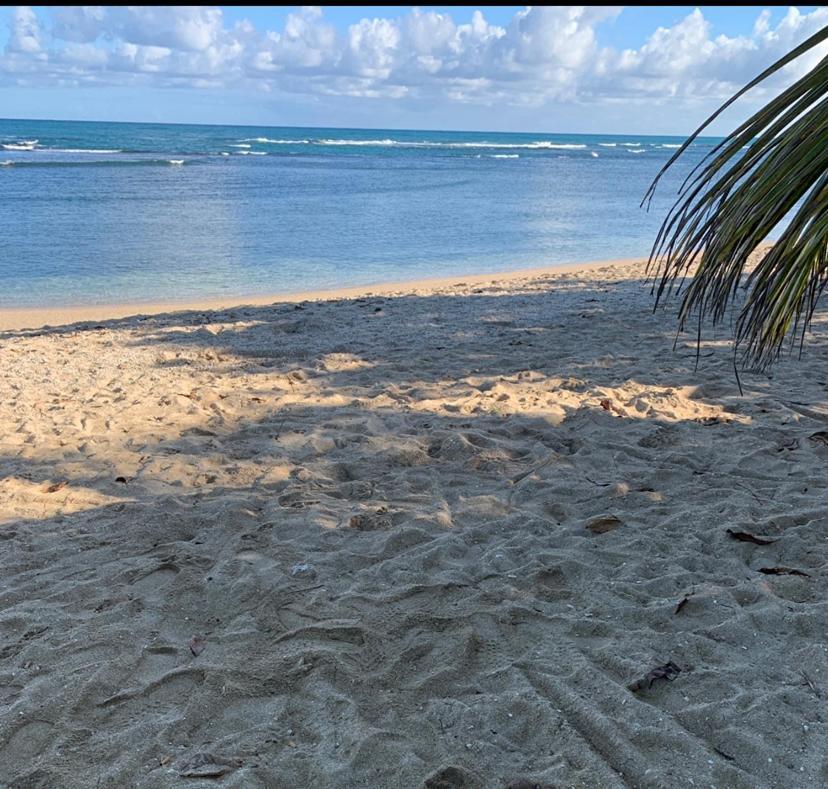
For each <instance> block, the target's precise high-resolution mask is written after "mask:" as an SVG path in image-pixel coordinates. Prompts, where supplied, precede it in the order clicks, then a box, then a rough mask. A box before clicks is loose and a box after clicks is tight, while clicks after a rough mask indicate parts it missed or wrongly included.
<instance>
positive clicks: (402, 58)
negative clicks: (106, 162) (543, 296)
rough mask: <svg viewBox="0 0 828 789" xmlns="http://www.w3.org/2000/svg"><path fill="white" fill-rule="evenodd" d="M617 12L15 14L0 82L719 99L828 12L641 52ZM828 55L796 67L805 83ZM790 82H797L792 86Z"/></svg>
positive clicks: (408, 96)
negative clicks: (275, 18)
mask: <svg viewBox="0 0 828 789" xmlns="http://www.w3.org/2000/svg"><path fill="white" fill-rule="evenodd" d="M620 13H622V9H621V7H615V6H607V7H585V6H555V7H527V8H525V9H522V10H520V11H518V12H517V13H516V14H515V15H514V17H513V18H512V20H511V21H510V22H509V24H507V25H506V26H505V27H501V26H498V25H492V24H490V23H489V22H488V21H487V20H486V18H485V16H484V14H483V13H482V12H481V11H473V12H470V19H469V21H467V22H461V23H458V22H456V21H455V19H453V18H452V17H451V16H450V15H448V14H443V13H437V12H433V11H428V12H425V11H421V10H419V9H413V10H412V11H410V12H407V13H402V12H401V14H400V16H399V17H396V18H387V17H377V18H365V19H362V20H360V21H359V22H357V23H355V24H353V25H351V26H350V27H348V28H347V29H345V30H339V29H336V28H335V27H334V26H333V25H331V24H329V23H328V22H327V21H326V19H325V15H324V13H323V11H322V10H321V9H319V8H317V7H304V8H301V9H298V10H296V11H295V12H293V13H291V14H289V15H288V16H287V19H286V21H285V24H284V27H283V29H281V30H259V29H256V28H255V27H254V26H253V25H252V24H251V23H250V22H241V23H238V24H235V25H229V24H227V22H226V20H225V18H224V16H223V14H222V11H221V10H220V9H219V8H217V7H205V6H201V7H199V6H166V7H161V6H158V7H152V6H150V7H139V6H124V7H107V6H82V7H63V8H56V9H53V10H47V11H44V12H41V14H40V15H38V14H37V13H35V11H33V10H32V9H31V8H29V7H26V6H22V7H18V8H17V9H15V10H14V12H13V13H12V14H11V23H10V24H11V30H10V36H9V39H8V43H7V45H6V47H5V49H4V51H3V52H2V54H0V83H1V82H5V83H6V84H9V83H20V84H26V85H56V84H57V85H71V84H75V85H95V84H103V85H113V84H115V85H129V84H142V85H152V86H160V87H164V86H181V85H185V86H190V87H193V88H207V87H225V88H244V87H252V88H259V89H262V90H267V91H281V92H287V93H299V94H307V95H310V96H343V97H357V98H364V99H371V98H379V97H384V98H386V99H390V100H396V101H400V102H404V101H406V100H419V101H423V100H429V101H431V100H440V101H445V102H449V103H452V102H454V103H467V104H474V103H477V104H481V103H482V104H494V103H495V102H497V103H499V104H501V105H503V104H504V103H505V104H507V105H508V104H513V105H515V106H524V107H525V106H541V105H544V104H546V103H550V102H556V101H575V102H581V103H589V102H612V101H618V100H619V99H623V100H647V101H661V100H665V99H666V98H669V97H676V96H679V97H685V98H691V99H692V98H719V97H722V96H726V95H730V94H731V93H732V92H733V90H734V88H735V87H736V86H738V85H741V84H743V83H744V82H745V81H747V80H748V79H750V78H751V77H753V76H755V75H756V74H757V73H758V72H759V71H761V70H762V69H763V68H765V67H766V66H767V65H768V64H769V63H771V62H772V61H773V60H775V59H776V58H777V57H779V56H780V55H781V54H783V53H784V52H786V51H788V50H789V49H790V48H791V47H792V46H794V45H795V44H796V43H798V42H800V41H802V40H804V39H805V38H806V37H808V36H809V35H811V34H813V33H814V32H816V31H817V30H818V29H820V28H821V27H823V26H824V25H826V24H828V9H826V8H820V9H817V10H815V11H812V12H811V13H801V12H799V11H798V10H797V9H795V8H791V9H789V10H788V12H787V14H786V15H785V16H784V18H783V19H782V20H781V21H780V22H779V23H778V24H777V25H776V26H775V27H774V26H772V25H771V23H770V15H769V14H768V13H767V12H763V13H762V14H760V15H759V16H758V17H757V18H756V19H755V21H754V22H753V24H752V26H751V28H750V29H749V30H746V31H745V33H744V34H742V35H740V36H734V37H728V36H724V35H719V36H714V35H713V32H712V30H711V26H710V24H709V22H708V20H706V19H705V17H704V14H703V13H702V12H701V11H700V10H698V9H696V10H695V11H693V12H692V13H691V14H689V15H688V16H686V17H685V18H684V19H682V20H681V21H679V22H677V23H676V24H675V25H673V26H672V27H669V28H663V27H660V28H658V29H657V30H655V31H653V32H652V33H651V34H650V35H649V36H648V37H647V38H646V40H644V41H642V43H641V44H640V46H638V47H637V48H631V49H626V50H616V49H613V48H611V47H604V46H602V45H601V43H600V42H601V30H602V26H606V25H609V24H611V23H612V20H613V19H615V18H616V17H617V16H618V15H619V14H620ZM824 54H825V52H824V51H823V52H821V53H814V54H812V55H811V56H810V57H809V58H808V59H807V60H806V59H803V62H802V63H798V64H796V65H795V66H793V67H791V69H790V71H791V72H794V73H796V72H797V71H802V70H804V69H805V68H807V67H809V66H811V65H813V63H814V62H815V60H816V58H818V57H821V56H823V55H824ZM788 76H790V74H789V75H788Z"/></svg>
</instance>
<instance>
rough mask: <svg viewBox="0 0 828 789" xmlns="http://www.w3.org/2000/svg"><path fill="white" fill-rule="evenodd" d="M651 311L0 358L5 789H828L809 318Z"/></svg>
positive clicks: (271, 334)
mask: <svg viewBox="0 0 828 789" xmlns="http://www.w3.org/2000/svg"><path fill="white" fill-rule="evenodd" d="M641 275H642V267H641V266H640V265H639V264H631V263H628V264H625V265H619V266H614V267H612V268H594V267H593V268H591V269H589V270H587V271H584V272H582V273H581V274H578V275H574V274H572V273H567V272H563V273H557V274H552V273H546V274H540V273H536V274H533V275H518V276H512V277H509V278H503V279H498V278H492V277H491V276H490V277H488V278H476V279H475V281H474V282H471V281H470V280H466V284H454V285H451V284H443V285H441V286H435V285H431V286H428V287H426V286H421V287H419V288H418V287H414V286H409V287H407V288H405V289H402V290H400V291H399V292H398V293H397V295H394V296H392V295H391V293H389V292H385V293H384V294H383V295H381V296H373V297H365V298H361V299H359V298H357V299H350V300H346V299H342V300H331V301H320V302H312V303H311V302H308V303H304V304H301V305H297V304H292V303H282V304H276V305H273V306H269V307H262V306H259V307H255V306H250V307H245V308H238V309H233V310H225V311H222V312H204V311H192V312H183V313H178V314H169V313H168V314H165V315H159V316H156V317H151V318H145V319H138V318H123V319H115V320H109V321H106V322H105V324H104V328H96V326H97V324H92V323H83V324H76V325H74V326H69V327H64V328H57V329H47V330H41V331H18V330H8V331H5V332H3V333H0V355H1V356H0V358H2V364H3V367H2V371H3V376H2V377H0V425H2V432H0V441H2V445H1V446H0V464H1V465H0V538H2V540H0V550H2V568H3V573H2V581H1V582H0V702H2V703H1V704H0V784H2V785H8V786H13V787H61V788H63V787H90V786H92V787H98V786H100V787H127V786H129V787H133V786H135V787H170V786H187V787H201V786H203V787H207V786H217V785H220V786H225V787H245V788H246V787H278V788H279V789H281V788H284V789H288V788H297V787H314V789H316V788H325V787H331V789H333V787H337V788H342V789H350V788H351V787H389V788H390V787H395V788H396V787H400V788H401V789H402V788H405V789H407V788H409V787H422V786H427V787H431V789H437V788H438V787H479V788H480V789H484V788H488V787H504V786H506V785H508V784H509V782H513V781H517V780H518V779H526V780H530V781H533V782H539V783H542V784H548V785H552V786H558V787H624V786H634V787H671V788H672V787H689V786H695V787H710V786H714V787H719V788H720V789H722V788H724V787H738V788H742V787H744V789H749V788H750V789H752V788H753V787H813V786H821V785H825V784H826V782H828V761H826V754H828V730H826V724H825V722H824V718H825V704H824V700H825V697H826V695H828V681H826V679H828V644H826V632H828V605H827V604H826V597H825V592H826V583H825V580H826V572H825V553H826V538H827V537H828V532H826V525H828V500H827V497H826V475H825V469H826V461H827V460H828V445H826V443H825V442H822V441H820V440H819V437H817V438H816V439H813V438H810V437H811V436H813V435H814V434H815V433H818V431H822V430H826V429H828V403H826V386H828V384H827V383H826V382H828V334H826V331H825V323H824V318H823V316H822V315H821V314H820V315H818V316H817V321H816V323H815V326H814V335H813V336H812V337H811V339H810V342H809V344H808V346H807V353H806V356H805V359H804V361H802V362H800V363H797V361H796V360H795V359H786V360H784V361H783V362H782V363H780V364H779V365H778V367H777V368H775V369H774V371H773V375H772V377H771V376H767V375H744V376H743V379H742V380H743V384H744V387H745V395H744V397H740V396H739V393H738V390H737V387H736V382H735V379H734V376H733V372H732V366H731V360H732V356H731V354H730V350H729V347H728V344H727V343H726V342H725V341H723V340H721V341H706V342H705V343H703V346H702V358H701V361H700V367H699V370H698V372H694V371H693V363H694V356H695V349H694V345H693V339H692V338H682V340H681V341H680V342H679V344H678V347H677V349H676V350H675V351H674V350H673V349H672V341H673V338H674V321H673V316H672V314H668V315H664V314H657V315H653V314H652V300H651V298H650V295H649V290H648V289H647V288H646V287H644V286H643V285H642V282H641ZM7 318H8V315H6V316H3V317H0V320H6V319H7ZM18 318H19V316H18ZM30 319H31V316H29V318H28V319H27V320H30ZM18 322H19V321H18ZM12 324H13V321H12ZM12 324H10V323H9V321H8V320H6V324H5V325H6V326H9V325H12ZM685 340H686V341H685ZM602 401H603V405H602ZM119 480H120V481H119ZM599 518H602V519H603V520H602V521H599V522H598V523H597V526H598V528H599V530H600V528H602V524H603V528H606V529H608V530H606V531H604V532H603V533H593V531H591V530H590V529H589V528H588V525H589V524H590V523H593V524H594V525H595V520H596V519H599ZM727 529H731V530H733V531H744V532H750V533H752V534H755V535H760V536H763V537H768V538H771V539H774V540H775V542H772V543H770V544H767V545H754V544H752V543H748V542H740V541H736V540H734V539H732V538H730V537H729V536H728V534H727ZM779 566H783V567H787V568H793V569H797V570H800V571H802V572H804V573H807V574H808V575H807V576H805V575H791V574H784V575H766V574H762V573H760V572H759V569H760V568H767V567H779ZM684 598H688V600H687V602H686V603H685V604H684V605H683V606H682V607H681V609H680V610H679V611H678V612H677V611H676V609H677V606H678V605H679V603H680V602H681V601H682V600H683V599H684ZM194 635H197V636H199V637H200V638H201V639H203V647H204V649H203V651H202V652H201V653H200V654H198V655H197V656H194V655H193V653H192V652H191V650H190V647H189V642H190V639H191V637H192V636H194ZM667 661H673V662H674V663H675V664H676V665H677V666H678V667H679V668H680V669H681V672H680V673H679V674H678V676H677V677H676V678H675V679H674V680H673V681H670V682H668V681H666V680H657V681H655V683H654V684H653V685H652V687H651V688H645V689H644V690H639V691H637V692H634V691H632V690H630V689H629V688H628V685H629V683H631V682H633V681H635V680H636V679H638V678H640V677H642V675H644V674H646V673H647V672H648V671H649V670H650V669H652V668H654V667H655V666H658V665H660V664H665V663H667ZM441 771H442V772H441ZM219 773H223V775H222V776H221V777H219V778H216V777H208V776H215V775H216V774H219ZM199 776H201V778H199ZM527 785H531V784H527Z"/></svg>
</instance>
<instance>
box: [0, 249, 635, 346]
mask: <svg viewBox="0 0 828 789" xmlns="http://www.w3.org/2000/svg"><path fill="white" fill-rule="evenodd" d="M646 260H647V258H646V257H637V258H620V259H611V260H593V261H587V262H583V263H563V264H559V265H550V266H540V267H535V268H526V269H517V270H515V271H494V272H489V273H487V274H455V275H452V276H450V277H425V278H418V279H411V280H394V281H386V282H378V283H374V284H369V285H352V286H348V287H342V288H327V289H319V290H308V291H300V292H296V293H278V292H277V293H269V294H266V295H259V296H244V295H240V296H239V295H237V296H226V297H216V298H209V299H188V300H172V301H160V300H159V301H149V302H126V303H120V304H119V303H105V304H82V305H74V306H73V305H68V306H58V307H0V331H17V330H22V329H40V328H44V327H46V326H64V325H67V324H72V323H81V322H86V321H105V320H119V319H123V318H129V317H133V316H138V315H141V316H145V315H160V314H164V313H173V312H187V311H212V310H226V309H236V308H241V307H261V306H267V305H270V304H274V303H279V302H282V303H288V304H290V303H297V302H303V301H330V300H335V299H352V298H358V297H360V296H367V295H371V296H389V295H392V294H397V293H398V292H399V291H400V290H406V291H408V290H433V289H436V288H440V287H446V286H451V285H457V284H459V283H460V282H463V283H465V284H469V285H472V284H480V283H483V282H492V281H497V282H513V281H515V280H520V279H524V278H527V277H540V276H547V275H551V274H574V273H577V272H580V271H592V270H596V269H601V268H611V267H614V266H628V265H633V264H643V263H645V262H646Z"/></svg>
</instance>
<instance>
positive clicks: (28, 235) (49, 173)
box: [0, 120, 717, 306]
mask: <svg viewBox="0 0 828 789" xmlns="http://www.w3.org/2000/svg"><path fill="white" fill-rule="evenodd" d="M716 141H717V140H714V139H712V138H707V139H703V140H701V141H700V142H698V143H697V144H695V145H694V146H693V147H692V148H691V149H690V150H689V151H688V152H687V153H686V154H685V156H684V157H683V159H682V161H680V162H679V163H678V164H677V166H676V167H675V172H673V173H671V175H670V177H668V178H667V179H665V181H664V183H663V185H662V186H661V187H660V189H659V192H658V194H657V199H656V200H655V201H654V203H653V206H652V207H651V209H650V211H649V213H647V212H646V211H645V210H644V209H642V208H640V207H639V204H640V202H641V199H642V197H643V195H644V193H645V191H646V189H647V186H648V185H649V183H650V181H651V180H652V178H653V177H654V176H655V174H656V173H657V172H658V170H659V169H660V167H661V166H662V165H663V164H664V163H665V162H666V161H667V159H668V158H669V156H670V155H671V154H673V153H674V152H675V148H676V147H677V146H678V145H679V144H680V143H681V142H682V139H681V138H677V137H648V136H642V135H635V136H629V135H625V136H608V135H605V136H599V135H553V134H502V133H480V132H476V133H470V132H425V131H396V130H376V129H373V130H354V129H305V128H260V127H247V126H237V127H234V126H185V125H163V124H128V123H79V122H67V121H23V120H0V145H2V146H3V148H2V149H0V162H2V165H3V166H0V239H2V242H1V243H2V254H0V306H45V305H61V304H65V305H74V304H93V303H109V302H118V303H121V302H138V301H151V300H165V299H197V298H209V297H221V296H224V295H254V294H267V293H276V292H290V291H294V292H295V291H302V290H309V289H319V288H329V287H336V286H347V285H362V284H369V283H373V282H378V281H385V280H404V279H414V278H418V277H427V276H440V275H452V274H458V275H459V274H469V273H474V272H481V273H482V272H488V271H505V270H510V269H511V270H513V269H519V268H526V267H532V266H542V265H554V264H558V263H568V262H579V261H587V260H598V259H605V258H624V257H635V256H640V255H645V254H647V253H648V252H649V249H650V246H651V244H652V241H653V239H654V236H655V233H656V231H657V229H658V225H659V221H660V219H661V218H663V216H664V213H665V211H666V209H667V208H668V207H669V205H670V203H671V200H672V199H673V197H674V195H675V190H676V188H677V186H678V184H679V177H680V176H682V175H684V174H686V173H687V172H688V171H689V169H690V167H692V166H693V165H694V164H695V163H697V162H698V161H699V159H700V157H701V156H703V155H704V153H706V152H708V151H709V150H710V147H711V146H712V145H713V144H715V142H716Z"/></svg>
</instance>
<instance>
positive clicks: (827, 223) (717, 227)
mask: <svg viewBox="0 0 828 789" xmlns="http://www.w3.org/2000/svg"><path fill="white" fill-rule="evenodd" d="M826 40H828V27H825V28H823V29H822V30H820V31H819V32H818V33H816V34H815V35H813V36H811V37H810V38H809V39H808V40H807V41H804V42H803V43H802V44H800V45H799V46H798V47H796V48H795V49H793V50H792V51H791V52H789V53H788V54H787V55H785V57H783V58H781V59H780V60H778V61H777V62H776V63H774V64H773V65H772V66H770V67H769V68H768V69H766V70H765V71H764V72H762V73H761V74H760V75H759V76H758V77H756V78H755V79H754V80H752V81H751V82H750V83H748V85H746V86H745V87H744V88H743V89H742V90H740V91H739V92H738V93H736V94H735V95H734V96H733V97H732V98H731V99H729V100H728V101H727V102H725V104H723V105H722V107H720V108H719V109H718V110H717V111H716V112H715V113H713V115H711V116H710V117H709V118H708V119H707V120H706V121H705V122H704V123H703V124H702V125H701V126H700V127H699V128H698V129H697V130H696V131H695V132H694V133H693V134H692V135H691V136H690V137H689V138H688V139H687V140H686V141H685V143H684V145H683V146H682V147H681V148H679V149H678V150H677V151H676V152H675V154H674V155H673V156H672V157H671V158H670V159H669V161H668V162H667V164H666V165H665V166H664V167H663V168H662V169H661V171H660V172H659V173H658V175H657V176H656V177H655V179H654V180H653V183H652V184H651V185H650V188H649V189H648V190H647V193H646V195H645V196H644V200H643V201H642V205H643V204H644V203H645V202H646V203H647V204H648V205H649V203H650V201H651V200H652V197H653V194H654V192H655V189H656V187H657V185H658V183H659V181H660V179H661V178H662V176H663V175H664V173H665V172H666V171H667V170H668V169H669V168H670V167H671V166H672V165H673V164H674V162H675V161H676V160H677V159H678V158H679V156H681V154H682V153H683V152H684V151H685V150H686V149H687V148H688V146H690V145H691V144H692V142H693V141H694V140H695V139H696V138H697V137H698V136H699V134H700V133H701V132H702V131H703V130H704V129H705V128H707V127H708V126H709V125H710V123H712V121H713V120H715V119H716V118H717V117H718V116H719V115H720V114H721V113H722V112H723V111H724V110H725V109H726V108H727V107H729V106H730V105H731V104H733V102H735V101H736V100H737V99H738V98H739V97H740V96H742V95H743V94H744V93H745V92H747V91H748V90H750V89H751V88H753V87H754V86H756V85H758V84H759V83H760V82H762V81H763V80H765V79H767V78H768V77H769V76H770V75H771V74H773V73H775V72H777V71H779V69H781V68H783V67H784V66H785V65H787V64H788V63H790V62H792V61H793V60H795V59H796V58H798V57H800V56H801V55H803V54H804V53H805V52H808V51H810V50H812V49H813V48H814V47H816V46H818V45H819V44H821V43H822V42H823V41H826ZM791 212H793V216H792V218H791V220H790V222H789V224H788V225H787V227H785V229H784V230H783V231H782V233H781V235H780V236H779V238H778V240H777V241H776V242H775V243H774V245H773V246H772V247H771V248H770V249H769V250H768V251H767V252H766V253H765V254H764V255H763V256H762V258H761V260H760V261H759V263H758V265H757V266H756V268H755V269H754V270H753V271H752V272H751V273H750V274H749V275H748V278H747V282H746V287H747V296H746V299H745V301H744V304H743V305H742V306H741V308H740V310H739V313H738V318H737V320H736V328H735V331H736V337H735V339H736V349H737V353H741V361H742V364H743V365H744V366H752V367H757V368H760V369H762V368H765V367H767V366H768V365H770V364H771V363H772V362H773V361H774V360H775V359H776V358H777V356H778V355H779V352H780V351H781V349H782V345H783V343H784V341H785V338H786V337H787V336H789V335H791V336H793V335H795V334H796V332H797V331H799V332H800V340H801V339H802V338H803V337H804V332H805V330H806V328H807V326H808V324H809V323H810V321H811V318H812V316H813V312H814V309H815V307H816V303H817V300H818V299H819V296H820V295H821V293H822V291H823V290H824V288H825V286H826V283H828V57H825V58H824V59H822V60H821V61H820V62H819V63H818V64H817V65H816V66H815V67H814V68H813V69H812V70H811V71H810V72H809V73H807V74H806V75H805V76H803V77H802V78H800V79H799V80H797V81H796V82H795V83H794V84H793V85H791V86H790V87H788V88H787V89H785V90H784V91H783V92H782V93H780V94H779V95H778V96H777V97H776V98H775V99H773V100H772V101H770V102H769V103H768V104H767V105H766V106H765V107H763V108H762V109H760V110H759V111H758V112H756V113H755V114H754V115H753V116H752V117H750V118H749V119H748V120H747V121H745V122H744V123H742V124H741V125H740V126H739V127H738V128H737V129H735V130H734V131H733V132H731V134H729V135H728V136H727V137H726V138H725V139H724V140H722V141H721V142H720V143H718V144H717V145H716V146H715V147H714V148H713V149H712V150H711V151H710V152H709V153H708V154H707V155H706V156H705V157H704V158H703V159H702V161H701V162H700V163H699V164H698V165H696V167H694V168H693V170H692V171H691V172H690V174H689V175H688V176H687V178H686V179H685V180H684V182H683V183H682V185H681V187H680V189H679V195H678V199H677V201H676V203H675V204H674V205H673V207H672V208H671V209H670V211H669V212H668V214H667V216H666V218H665V219H664V222H663V224H662V226H661V228H660V230H659V232H658V234H657V236H656V239H655V242H654V244H653V249H652V252H651V254H650V258H649V261H648V272H650V273H652V274H653V276H654V277H655V279H656V282H657V287H656V304H657V305H658V304H659V303H660V302H661V301H662V300H663V299H665V298H666V297H668V296H669V295H670V294H671V293H672V292H673V290H674V288H675V287H676V286H677V285H678V286H679V289H681V285H682V284H683V282H684V280H685V278H686V277H687V275H688V274H689V273H690V271H691V269H692V268H693V266H694V265H695V266H696V268H695V272H694V274H693V277H692V280H691V281H690V283H689V285H688V286H687V288H686V290H685V291H684V295H683V297H682V300H681V305H680V308H679V327H680V328H683V327H684V325H685V323H686V321H687V319H688V318H689V317H690V316H691V315H693V314H696V313H697V317H698V319H699V321H700V322H701V320H702V319H703V318H705V317H710V318H712V321H713V323H714V324H716V323H719V322H721V321H723V320H724V319H725V317H726V315H727V313H728V308H729V307H730V306H731V305H732V304H733V303H734V300H735V299H736V297H737V295H738V290H739V287H740V285H741V284H742V281H743V274H744V270H745V266H746V265H747V263H748V259H749V258H750V256H751V255H752V254H753V253H754V252H755V251H756V250H757V248H759V247H760V245H761V244H762V242H763V241H765V239H766V238H767V237H768V235H769V234H770V233H771V231H773V230H774V228H776V227H778V226H779V225H780V223H781V222H782V221H783V220H784V219H785V218H786V217H787V216H788V215H789V214H790V213H791Z"/></svg>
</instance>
